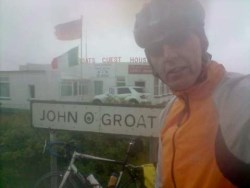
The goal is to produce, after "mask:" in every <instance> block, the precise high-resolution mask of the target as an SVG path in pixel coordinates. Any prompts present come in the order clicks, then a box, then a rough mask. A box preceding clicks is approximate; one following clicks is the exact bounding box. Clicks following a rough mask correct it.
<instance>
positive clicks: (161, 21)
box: [134, 0, 208, 52]
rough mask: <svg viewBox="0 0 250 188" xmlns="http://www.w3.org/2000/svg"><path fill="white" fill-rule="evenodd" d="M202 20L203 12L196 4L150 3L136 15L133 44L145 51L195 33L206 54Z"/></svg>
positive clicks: (177, 0) (189, 0)
mask: <svg viewBox="0 0 250 188" xmlns="http://www.w3.org/2000/svg"><path fill="white" fill-rule="evenodd" d="M204 18H205V13H204V9H203V7H202V6H201V4H200V3H199V2H198V1H196V0H152V1H151V2H150V3H148V4H146V5H145V6H144V7H143V9H142V10H141V11H140V12H139V13H138V14H137V15H136V21H135V25H134V37H135V41H136V43H137V45H138V46H140V47H141V48H147V47H149V46H150V45H152V44H154V43H157V42H159V41H161V40H164V39H166V38H168V37H170V38H171V37H173V36H174V35H175V36H176V35H177V36H178V35H181V34H183V33H185V32H188V31H194V32H196V33H197V34H198V36H199V37H200V39H201V41H202V42H201V44H202V48H203V50H204V51H205V52H206V50H207V47H208V41H207V37H206V35H205V32H204Z"/></svg>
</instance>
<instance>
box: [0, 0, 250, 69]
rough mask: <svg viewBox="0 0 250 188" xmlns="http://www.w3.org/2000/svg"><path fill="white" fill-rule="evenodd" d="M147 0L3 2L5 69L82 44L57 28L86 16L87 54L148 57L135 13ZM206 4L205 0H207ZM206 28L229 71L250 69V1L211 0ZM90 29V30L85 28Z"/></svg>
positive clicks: (0, 62)
mask: <svg viewBox="0 0 250 188" xmlns="http://www.w3.org/2000/svg"><path fill="white" fill-rule="evenodd" d="M146 1H147V0H43V1H41V0H22V1H14V0H12V1H11V0H1V1H0V70H17V69H18V67H19V65H24V64H26V63H35V64H50V63H51V61H52V59H53V58H54V57H56V56H59V55H61V54H63V53H64V52H66V51H67V50H69V49H70V48H72V47H75V46H79V45H80V40H74V41H59V40H57V39H56V37H55V35H54V26H55V25H57V24H59V23H64V22H67V21H71V20H75V19H78V18H80V16H81V15H82V16H83V36H84V38H83V45H84V48H83V56H84V57H85V56H86V54H85V52H86V50H85V44H86V39H87V57H88V58H95V61H96V63H98V62H101V59H102V57H121V61H123V62H124V61H129V58H130V57H144V54H143V50H141V49H140V48H138V47H137V46H136V45H135V42H134V40H133V34H132V31H133V24H134V18H135V14H136V12H138V10H140V8H141V6H142V4H144V3H145V2H146ZM203 2H204V0H203ZM204 4H205V8H206V13H207V18H206V31H207V35H208V38H209V41H210V46H209V52H210V53H211V54H212V55H213V59H214V60H216V61H219V62H220V63H222V64H224V65H225V67H226V68H227V69H228V70H229V71H237V72H241V73H250V21H249V19H250V0H206V1H205V3H204ZM86 30H87V32H86Z"/></svg>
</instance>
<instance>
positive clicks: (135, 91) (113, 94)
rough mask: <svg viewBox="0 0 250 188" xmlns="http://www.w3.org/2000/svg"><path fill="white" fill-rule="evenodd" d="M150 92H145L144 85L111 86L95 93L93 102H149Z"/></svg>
mask: <svg viewBox="0 0 250 188" xmlns="http://www.w3.org/2000/svg"><path fill="white" fill-rule="evenodd" d="M150 102H151V94H150V93H146V92H145V88H144V87H138V86H119V87H111V88H109V90H108V91H107V92H105V93H103V94H101V95H96V96H95V97H94V99H93V103H95V104H102V103H125V104H142V103H143V104H149V103H150Z"/></svg>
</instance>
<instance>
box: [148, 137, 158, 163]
mask: <svg viewBox="0 0 250 188" xmlns="http://www.w3.org/2000/svg"><path fill="white" fill-rule="evenodd" d="M149 139H150V141H149V162H151V163H154V164H156V163H157V159H158V140H159V138H155V137H151V138H149Z"/></svg>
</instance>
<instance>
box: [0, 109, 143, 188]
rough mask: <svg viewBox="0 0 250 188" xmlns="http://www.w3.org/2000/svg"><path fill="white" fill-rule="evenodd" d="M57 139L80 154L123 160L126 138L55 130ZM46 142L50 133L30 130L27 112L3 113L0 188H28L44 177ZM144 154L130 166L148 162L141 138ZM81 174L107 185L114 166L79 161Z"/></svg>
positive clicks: (47, 167) (61, 164)
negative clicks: (75, 146)
mask: <svg viewBox="0 0 250 188" xmlns="http://www.w3.org/2000/svg"><path fill="white" fill-rule="evenodd" d="M56 137H57V139H58V140H63V141H73V142H75V143H76V144H77V148H78V149H79V151H81V152H86V153H89V154H94V155H99V156H103V157H109V158H113V159H119V160H122V159H123V157H124V155H125V152H126V149H127V144H128V141H129V137H125V136H120V135H119V136H116V135H115V136H114V135H108V134H100V133H86V132H69V131H57V132H56ZM45 140H49V131H48V130H46V129H35V128H33V127H31V122H30V112H29V111H18V112H8V113H5V112H2V111H1V121H0V152H1V155H0V187H1V188H2V187H4V188H16V187H18V188H28V187H32V185H34V183H35V181H36V180H37V179H38V178H39V177H40V176H41V175H43V174H45V173H47V172H49V171H50V156H49V155H48V154H43V153H42V151H43V145H44V141H45ZM143 142H144V152H143V153H139V154H138V155H136V156H134V157H132V158H131V163H134V164H143V163H145V162H147V156H148V153H147V150H148V140H147V139H143ZM66 164H67V163H66V161H65V160H59V159H58V168H60V169H63V168H64V167H65V165H66ZM77 166H78V167H79V169H80V171H81V172H86V173H94V175H95V176H96V177H97V178H98V180H100V182H102V183H104V185H105V182H107V180H108V176H109V175H110V174H111V172H113V171H116V170H117V169H115V166H114V165H113V164H103V163H96V162H90V161H82V160H81V161H78V162H77Z"/></svg>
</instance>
